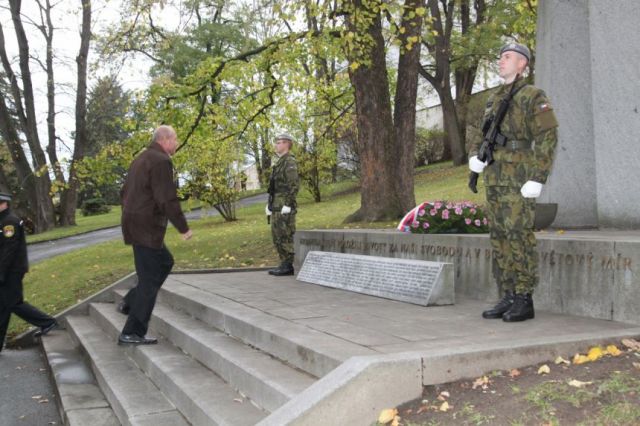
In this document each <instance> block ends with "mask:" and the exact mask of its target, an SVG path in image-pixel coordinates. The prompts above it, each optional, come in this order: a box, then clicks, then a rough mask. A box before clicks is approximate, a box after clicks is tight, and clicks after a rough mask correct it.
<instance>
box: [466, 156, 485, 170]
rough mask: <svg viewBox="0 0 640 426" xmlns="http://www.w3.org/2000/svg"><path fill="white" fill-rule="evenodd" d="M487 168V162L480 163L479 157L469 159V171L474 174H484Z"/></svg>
mask: <svg viewBox="0 0 640 426" xmlns="http://www.w3.org/2000/svg"><path fill="white" fill-rule="evenodd" d="M485 167H487V163H486V162H485V161H480V160H479V159H478V156H477V155H474V156H473V157H471V158H469V170H471V171H472V172H476V173H482V171H483V170H484V168H485Z"/></svg>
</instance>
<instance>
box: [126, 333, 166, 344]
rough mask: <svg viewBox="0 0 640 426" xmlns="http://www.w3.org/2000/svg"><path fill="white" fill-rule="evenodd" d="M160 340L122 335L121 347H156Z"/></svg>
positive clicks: (134, 335) (135, 335)
mask: <svg viewBox="0 0 640 426" xmlns="http://www.w3.org/2000/svg"><path fill="white" fill-rule="evenodd" d="M156 343H158V339H156V338H153V337H140V336H138V335H137V334H120V336H119V337H118V344H119V345H155V344H156Z"/></svg>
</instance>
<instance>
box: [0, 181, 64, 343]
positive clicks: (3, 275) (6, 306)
mask: <svg viewBox="0 0 640 426" xmlns="http://www.w3.org/2000/svg"><path fill="white" fill-rule="evenodd" d="M10 201H11V195H9V194H3V193H0V351H2V345H3V343H4V338H5V335H6V334H7V328H8V327H9V320H10V319H11V314H12V313H14V314H16V315H17V316H19V317H20V318H22V319H23V320H25V321H26V322H28V323H30V324H32V325H35V326H36V327H39V330H37V331H36V332H35V333H34V335H35V336H43V335H45V334H47V333H48V332H50V331H51V330H53V328H54V327H55V326H56V325H57V324H58V323H57V322H56V320H55V318H53V317H52V316H50V315H47V314H45V313H44V312H42V311H40V310H39V309H37V308H35V307H34V306H31V305H30V304H28V303H26V302H25V301H24V299H23V291H22V278H23V277H24V274H26V273H27V272H28V271H29V259H28V258H27V240H26V236H25V232H24V226H23V223H22V220H20V218H18V217H17V216H15V215H14V214H13V213H11V210H10V209H9V202H10Z"/></svg>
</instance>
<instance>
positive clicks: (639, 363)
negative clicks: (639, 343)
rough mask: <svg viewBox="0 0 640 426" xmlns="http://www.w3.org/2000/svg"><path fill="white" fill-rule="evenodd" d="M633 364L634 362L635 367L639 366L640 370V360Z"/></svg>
mask: <svg viewBox="0 0 640 426" xmlns="http://www.w3.org/2000/svg"><path fill="white" fill-rule="evenodd" d="M631 364H633V366H634V367H635V368H637V369H638V370H640V362H632V363H631Z"/></svg>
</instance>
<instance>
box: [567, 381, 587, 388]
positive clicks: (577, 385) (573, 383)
mask: <svg viewBox="0 0 640 426" xmlns="http://www.w3.org/2000/svg"><path fill="white" fill-rule="evenodd" d="M568 384H569V386H573V387H574V388H583V387H585V386H587V385H591V384H593V382H581V381H580V380H575V379H574V380H571V381H570V382H569V383H568Z"/></svg>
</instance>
